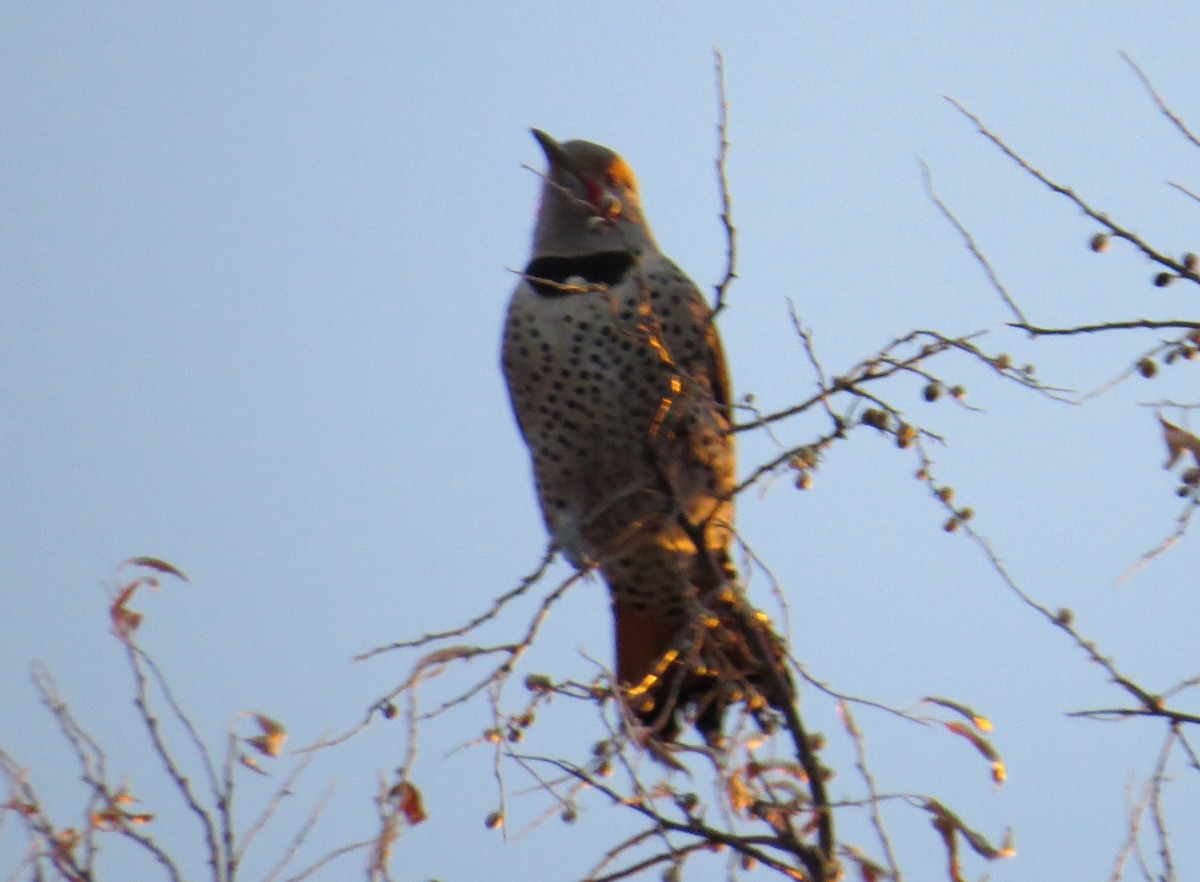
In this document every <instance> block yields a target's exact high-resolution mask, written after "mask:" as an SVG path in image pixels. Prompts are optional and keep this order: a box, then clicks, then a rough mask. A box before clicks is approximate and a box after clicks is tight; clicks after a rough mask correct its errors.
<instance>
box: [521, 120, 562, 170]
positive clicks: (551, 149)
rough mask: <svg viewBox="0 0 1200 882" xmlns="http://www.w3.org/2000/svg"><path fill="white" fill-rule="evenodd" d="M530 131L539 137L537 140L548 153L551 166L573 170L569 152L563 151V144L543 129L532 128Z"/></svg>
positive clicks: (543, 150) (547, 156)
mask: <svg viewBox="0 0 1200 882" xmlns="http://www.w3.org/2000/svg"><path fill="white" fill-rule="evenodd" d="M529 131H530V132H532V133H533V137H535V138H537V142H538V144H539V145H541V148H542V152H543V153H545V154H546V161H547V162H549V163H550V167H551V168H561V169H563V170H564V171H573V169H572V168H571V161H570V160H569V159H568V158H567V154H566V153H565V152H564V151H563V149H562V145H561V144H559V143H558V142H557V141H555V140H554V139H553V138H551V137H550V136H549V135H547V134H546V133H545V132H543V131H542V130H541V129H530V130H529Z"/></svg>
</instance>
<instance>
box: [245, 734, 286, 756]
mask: <svg viewBox="0 0 1200 882" xmlns="http://www.w3.org/2000/svg"><path fill="white" fill-rule="evenodd" d="M244 740H245V742H246V743H247V744H249V745H250V746H251V747H253V748H254V749H255V750H257V751H258V752H259V753H261V754H262V755H263V756H269V757H271V758H275V757H277V756H279V754H280V753H282V752H283V743H284V742H285V741H287V735H284V734H277V735H256V736H254V737H253V738H246V739H244Z"/></svg>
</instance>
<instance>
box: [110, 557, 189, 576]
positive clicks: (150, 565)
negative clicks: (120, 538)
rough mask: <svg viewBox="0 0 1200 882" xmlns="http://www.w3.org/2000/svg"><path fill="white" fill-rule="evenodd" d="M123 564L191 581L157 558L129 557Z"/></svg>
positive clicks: (176, 568)
mask: <svg viewBox="0 0 1200 882" xmlns="http://www.w3.org/2000/svg"><path fill="white" fill-rule="evenodd" d="M125 564H128V565H130V566H135V567H146V568H147V569H151V570H157V571H158V572H160V573H167V574H168V575H171V576H175V577H176V578H177V579H182V580H183V581H184V582H190V581H191V579H189V578H188V577H187V574H186V573H184V572H183V570H181V569H179V568H178V567H176V566H175V565H174V564H169V563H167V562H166V561H165V560H162V559H160V558H157V557H131V558H129V560H127V561H125ZM122 566H124V564H122Z"/></svg>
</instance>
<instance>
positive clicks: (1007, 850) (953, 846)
mask: <svg viewBox="0 0 1200 882" xmlns="http://www.w3.org/2000/svg"><path fill="white" fill-rule="evenodd" d="M922 808H924V809H925V811H927V812H929V813H931V814H932V815H933V816H934V818H933V827H934V829H935V830H937V831H938V833H940V834H941V835H942V839H943V840H945V843H946V853H947V857H948V858H949V861H950V878H951V879H953V880H954V882H962V875H961V873H960V868H959V863H958V840H957V838H956V834H960V833H961V834H962V836H963V838H964V839H966V840H967V844H968V845H970V846H971V848H972V849H973V850H974V851H975V853H976V854H978V855H979V856H980V857H983V858H987V859H988V860H989V861H994V860H998V859H1000V858H1009V857H1012V856H1013V855H1015V854H1016V853H1017V850H1016V848H1015V847H1014V842H1013V833H1012V831H1011V830H1008V831H1006V832H1005V836H1004V844H1003V845H1001V846H1000V847H999V848H997V847H996V846H994V845H992V844H991V843H990V842H989V841H988V840H987V837H986V836H984V835H983V834H982V833H978V832H976V831H975V830H972V829H971V828H970V827H968V826H967V825H966V824H964V823H963V822H962V819H960V818H959V817H958V816H957V815H956V814H954V812H952V811H950V810H949V809H948V808H946V807H945V806H944V805H942V804H941V803H940V802H938V801H937V800H936V799H930V800H926V802H925V804H924V805H923V806H922Z"/></svg>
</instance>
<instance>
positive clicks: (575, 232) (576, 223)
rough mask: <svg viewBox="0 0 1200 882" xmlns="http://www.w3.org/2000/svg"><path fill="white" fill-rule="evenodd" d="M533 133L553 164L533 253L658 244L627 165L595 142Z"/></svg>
mask: <svg viewBox="0 0 1200 882" xmlns="http://www.w3.org/2000/svg"><path fill="white" fill-rule="evenodd" d="M532 131H533V136H534V137H535V138H536V139H537V142H538V144H540V145H541V147H542V152H544V153H545V154H546V161H547V162H548V163H549V168H548V169H547V171H546V180H545V181H544V182H543V185H542V201H541V206H540V207H539V209H538V220H537V228H536V229H535V230H534V235H533V243H534V253H535V254H538V255H557V256H563V257H567V256H573V255H578V254H592V253H595V252H599V251H616V250H628V251H641V250H643V249H645V248H646V247H647V246H651V247H653V246H654V237H653V235H652V234H651V232H650V228H649V226H648V225H647V224H646V220H645V218H644V217H643V216H642V204H641V200H640V198H639V197H638V185H637V178H636V177H634V174H633V169H631V168H630V167H629V163H627V162H626V161H625V160H624V159H622V158H621V157H620V156H619V155H618V154H617V153H615V152H613V151H612V150H609V149H608V148H607V147H602V146H600V145H599V144H593V143H592V142H591V141H567V142H566V143H564V144H560V143H559V142H558V141H556V140H554V139H553V138H552V137H550V136H549V135H547V134H546V133H545V132H543V131H540V130H538V129H533V130H532Z"/></svg>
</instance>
